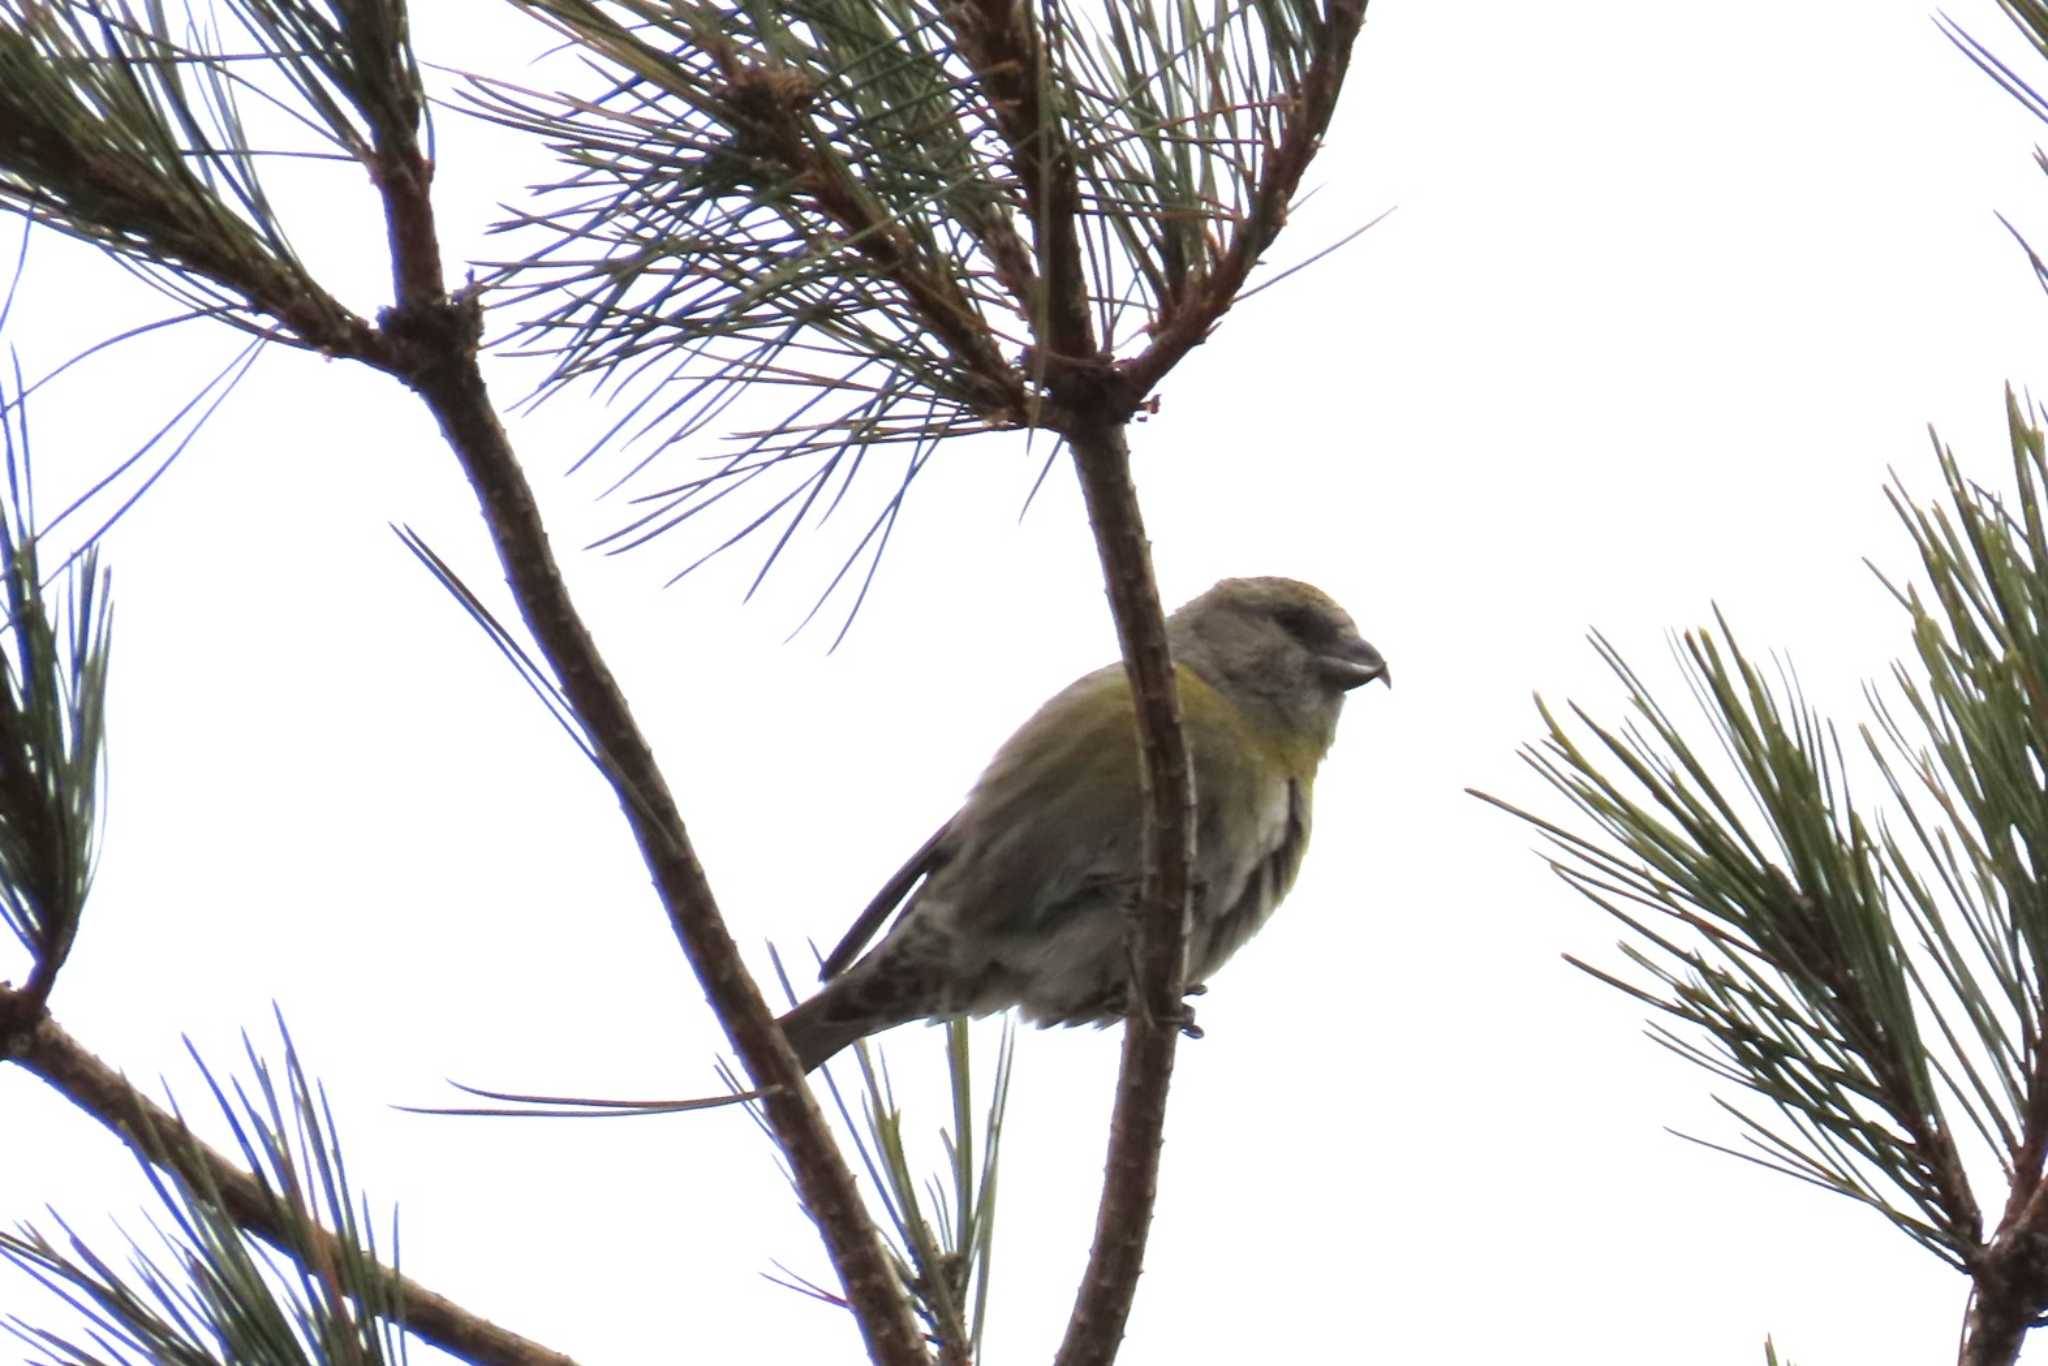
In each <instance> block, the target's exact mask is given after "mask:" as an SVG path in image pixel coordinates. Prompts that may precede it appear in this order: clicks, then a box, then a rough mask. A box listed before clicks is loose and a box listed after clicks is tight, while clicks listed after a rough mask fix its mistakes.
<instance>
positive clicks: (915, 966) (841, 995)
mask: <svg viewBox="0 0 2048 1366" xmlns="http://www.w3.org/2000/svg"><path fill="white" fill-rule="evenodd" d="M942 991H943V984H942V982H940V981H939V980H938V978H937V977H936V976H935V974H934V973H933V971H932V969H931V965H929V964H926V963H923V962H920V961H918V960H916V959H914V958H911V957H909V956H908V955H885V956H882V957H879V958H878V957H877V956H876V955H872V954H871V955H869V956H868V957H867V958H864V959H862V960H861V961H860V962H858V963H856V964H854V966H853V967H852V968H851V969H849V970H848V971H847V972H846V973H844V974H842V975H841V976H838V977H835V978H833V979H832V980H831V981H830V982H827V983H826V984H825V986H824V987H823V988H822V989H821V990H820V991H819V992H818V994H817V995H815V996H813V997H811V999H810V1000H808V1001H805V1002H804V1003H803V1004H802V1005H799V1006H798V1007H797V1008H796V1009H795V1010H792V1011H790V1012H789V1013H788V1014H787V1015H784V1016H783V1017H782V1019H781V1020H779V1021H778V1022H777V1023H779V1024H780V1025H781V1026H782V1032H783V1033H784V1034H786V1035H788V1037H789V1046H790V1047H791V1048H793V1049H795V1050H796V1056H797V1060H798V1061H799V1062H801V1063H803V1065H804V1071H806V1072H809V1071H813V1070H814V1069H816V1068H817V1067H818V1066H819V1065H821V1064H822V1063H823V1062H824V1061H825V1060H826V1059H827V1058H830V1057H831V1056H833V1055H834V1054H835V1053H837V1052H839V1050H840V1049H842V1048H845V1047H846V1046H847V1045H849V1044H851V1043H853V1042H854V1041H855V1040H856V1039H864V1038H866V1037H867V1036H868V1035H870V1034H878V1033H880V1032H881V1031H882V1030H884V1029H888V1028H891V1027H892V1026H895V1025H900V1024H908V1023H909V1022H910V1021H912V1020H922V1019H925V1018H927V1017H933V1016H941V1015H944V1014H947V1013H948V1012H947V1010H946V1008H945V1006H944V1005H942V1004H941V999H940V997H941V993H942Z"/></svg>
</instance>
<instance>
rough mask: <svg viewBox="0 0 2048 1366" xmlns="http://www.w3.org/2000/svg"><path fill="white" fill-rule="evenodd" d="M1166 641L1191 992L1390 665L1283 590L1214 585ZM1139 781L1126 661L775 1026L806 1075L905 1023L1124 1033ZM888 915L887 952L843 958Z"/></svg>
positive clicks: (1303, 828)
mask: <svg viewBox="0 0 2048 1366" xmlns="http://www.w3.org/2000/svg"><path fill="white" fill-rule="evenodd" d="M1167 633H1168V643H1169V645H1170V647H1171V649H1172V651H1173V655H1174V659H1175V661H1176V664H1177V676H1178V682H1179V687H1180V700H1181V726H1182V732H1183V734H1184V735H1185V736H1186V737H1187V744H1188V753H1189V758H1190V761H1191V763H1192V765H1193V768H1194V777H1195V802H1196V832H1195V857H1194V869H1193V871H1194V883H1195V886H1194V898H1193V917H1192V923H1191V928H1190V932H1189V938H1188V980H1189V981H1190V982H1191V983H1201V982H1203V981H1205V980H1206V978H1207V977H1208V976H1209V975H1210V974H1211V973H1213V972H1214V971H1215V970H1216V969H1217V968H1219V967H1221V966H1222V964H1223V962H1224V960H1226V959H1227V958H1229V957H1230V955H1231V954H1232V953H1234V952H1235V951H1236V950H1237V949H1238V947H1239V946H1240V945H1242V944H1243V942H1244V941H1245V940H1246V939H1247V938H1249V937H1250V936H1251V935H1252V934H1253V933H1254V932H1255V931H1256V930H1257V929H1258V928H1259V927H1260V926H1261V925H1263V924H1264V923H1265V921H1266V919H1267V917H1269V916H1270V915H1271V914H1272V912H1273V910H1274V908H1275V907H1276V906H1278V904H1279V903H1280V900H1281V898H1283V897H1284V896H1285V895H1286V894H1287V891H1288V889H1289V888H1290V887H1291V886H1292V885H1293V883H1294V878H1295V874H1296V873H1297V872H1299V871H1300V868H1301V860H1302V855H1303V853H1304V851H1305V850H1306V848H1307V845H1308V835H1309V827H1310V797H1311V795H1312V792H1313V787H1314V782H1315V774H1316V769H1317V768H1318V766H1320V764H1321V762H1322V759H1323V756H1324V754H1326V753H1327V752H1328V750H1329V748H1330V744H1331V742H1332V741H1333V740H1334V739H1335V736H1336V726H1337V718H1338V715H1339V713H1340V712H1341V710H1342V707H1343V699H1344V695H1345V693H1346V692H1348V691H1349V690H1350V689H1352V688H1355V687H1357V686H1359V685H1360V684H1362V683H1365V682H1367V681H1370V680H1371V679H1374V678H1382V679H1383V678H1385V677H1386V665H1385V663H1384V662H1383V661H1382V660H1381V659H1380V656H1379V654H1378V653H1377V652H1376V651H1375V650H1374V649H1373V648H1372V647H1371V646H1370V645H1368V644H1366V643H1365V641H1364V640H1362V639H1361V638H1360V637H1359V635H1358V631H1357V628H1356V627H1355V626H1353V624H1352V622H1351V618H1350V617H1349V616H1347V615H1346V614H1345V612H1344V610H1343V609H1342V608H1340V607H1338V606H1337V604H1336V603H1334V602H1332V601H1331V600H1330V599H1329V598H1328V597H1327V596H1326V595H1324V594H1323V593H1322V592H1320V591H1319V590H1317V589H1315V588H1313V587H1310V586H1309V585H1307V584H1304V583H1299V582H1296V581H1295V580H1292V579H1277V578H1264V579H1225V580H1224V581H1223V582H1222V583H1219V584H1217V585H1216V586H1215V587H1214V588H1212V589H1210V590H1209V591H1208V592H1207V593H1204V594H1202V595H1201V596H1200V597H1198V598H1196V599H1194V600H1193V601H1192V602H1190V603H1188V604H1187V605H1186V606H1184V607H1182V608H1181V609H1180V610H1179V611H1177V612H1175V613H1174V614H1173V615H1172V616H1171V617H1170V618H1168V621H1167ZM1140 782H1141V776H1140V772H1139V760H1138V748H1137V738H1136V731H1135V728H1134V724H1133V708H1132V702H1131V693H1130V686H1129V683H1128V681H1127V679H1126V677H1125V674H1124V670H1123V666H1122V665H1121V664H1120V663H1119V664H1113V665H1110V666H1109V667H1107V668H1103V669H1099V670H1097V671H1096V672H1094V673H1091V674H1089V675H1087V676H1086V677H1084V678H1081V679H1080V680H1078V681H1076V682H1075V683H1073V684H1072V685H1070V686H1069V687H1067V688H1066V689H1064V690H1062V691H1061V692H1060V693H1059V694H1057V695H1056V696H1054V697H1053V698H1052V699H1051V700H1050V701H1048V702H1047V703H1046V704H1045V705H1044V706H1043V707H1041V708H1040V709H1039V710H1038V712H1037V713H1036V714H1034V715H1033V716H1032V717H1031V719H1030V720H1028V721H1026V722H1025V723H1024V724H1023V726H1021V727H1020V728H1019V729H1018V730H1017V732H1016V734H1014V735H1012V736H1011V737H1010V739H1009V740H1007V741H1006V742H1004V744H1003V746H1002V748H1001V749H999V750H998V751H997V752H996V756H995V758H994V759H993V760H991V761H990V763H989V766H988V768H987V769H986V770H985V771H984V772H983V773H982V775H981V777H980V779H979V780H977V781H976V783H975V785H974V789H973V791H971V792H970V793H969V794H968V797H967V801H966V803H965V805H963V806H962V807H961V809H960V812H959V814H957V815H955V816H954V817H953V819H952V820H950V821H948V822H947V823H946V824H945V826H943V827H942V828H941V829H940V830H939V832H938V833H937V834H935V835H934V836H933V837H932V838H931V839H930V840H929V841H927V842H926V844H925V846H924V847H923V848H922V849H920V850H919V851H918V852H917V854H916V855H915V856H913V858H912V859H911V861H910V862H909V863H908V864H906V865H905V866H904V868H903V869H902V871H901V872H899V873H898V874H897V875H896V876H895V877H894V878H892V879H891V880H890V882H889V884H888V886H886V887H884V888H883V890H882V892H881V894H880V895H879V896H877V897H876V899H875V901H874V902H873V903H871V904H870V905H869V907H868V909H867V911H866V912H865V913H863V915H862V916H861V918H860V919H859V921H857V922H856V924H855V926H854V928H853V929H852V930H851V931H850V932H849V933H848V935H847V938H846V940H845V941H844V942H842V943H841V945H840V946H839V948H838V949H837V950H835V951H834V953H833V954H832V956H831V957H830V958H828V959H827V960H826V975H827V977H828V979H829V980H828V982H827V985H826V986H825V988H824V989H823V990H821V991H820V992H819V993H818V994H817V995H815V996H813V997H812V998H811V999H810V1000H808V1001H805V1002H804V1003H803V1004H802V1005H800V1006H798V1007H797V1008H796V1009H795V1010H793V1011H791V1012H790V1013H789V1014H788V1015H786V1016H784V1017H783V1020H782V1025H783V1028H784V1030H785V1031H787V1033H788V1035H789V1038H790V1042H791V1044H792V1046H793V1047H794V1048H795V1049H796V1052H797V1055H798V1057H799V1058H801V1059H802V1060H803V1063H804V1066H805V1069H806V1070H808V1069H810V1068H812V1067H815V1066H817V1065H818V1064H819V1063H821V1062H823V1061H824V1060H825V1059H826V1058H828V1057H830V1056H831V1055H832V1054H833V1053H836V1052H838V1051H839V1050H840V1049H841V1048H843V1047H845V1046H846V1045H847V1044H849V1043H851V1042H853V1041H854V1040H855V1039H857V1038H860V1037H862V1036H864V1035H867V1034H871V1033H874V1032H876V1031H877V1030H880V1029H886V1028H888V1027H889V1026H891V1025H895V1024H901V1023H904V1022H906V1021H909V1020H915V1019H926V1018H929V1019H944V1018H948V1017H951V1016H955V1015H982V1014H987V1013H990V1012H992V1011H996V1010H1001V1009H1004V1008H1005V1007H1008V1006H1012V1005H1014V1006H1018V1007H1021V1009H1022V1010H1023V1012H1024V1014H1025V1015H1026V1016H1027V1017H1028V1018H1030V1019H1033V1020H1035V1021H1037V1022H1038V1023H1041V1024H1083V1023H1106V1022H1108V1021H1110V1020H1112V1019H1115V1018H1117V1017H1118V1016H1119V1015H1120V1014H1121V1013H1122V1011H1123V1000H1124V994H1125V977H1126V963H1127V961H1128V955H1127V953H1126V951H1125V948H1124V926H1125V921H1126V918H1127V917H1126V915H1125V914H1124V912H1125V911H1126V910H1127V909H1128V908H1129V907H1130V905H1131V904H1132V902H1133V901H1134V900H1135V898H1136V895H1137V890H1138V884H1139V880H1140V875H1141V869H1140V866H1139V859H1140V846H1141V837H1142V824H1141V823H1142V820H1143V814H1142V804H1141V801H1140V790H1139V789H1140ZM920 879H922V881H921V882H920ZM913 889H914V890H913ZM899 904H900V905H901V907H902V911H901V914H900V915H899V916H898V917H897V919H896V922H895V924H894V925H892V926H891V927H890V929H889V932H888V934H887V935H885V936H884V937H883V939H882V941H881V943H879V944H877V945H876V946H875V947H874V949H872V950H871V951H869V952H868V953H867V954H866V955H865V956H863V957H861V958H860V959H859V960H858V961H857V962H855V961H852V959H853V956H854V955H855V954H857V953H859V952H860V949H861V948H862V946H863V945H864V944H865V943H866V941H867V939H868V938H869V937H870V936H871V935H872V934H873V933H874V930H875V929H876V928H877V927H878V925H879V923H880V920H881V919H882V918H883V917H885V916H886V915H887V914H888V913H889V912H890V911H892V910H895V909H896V908H897V906H898V905H899Z"/></svg>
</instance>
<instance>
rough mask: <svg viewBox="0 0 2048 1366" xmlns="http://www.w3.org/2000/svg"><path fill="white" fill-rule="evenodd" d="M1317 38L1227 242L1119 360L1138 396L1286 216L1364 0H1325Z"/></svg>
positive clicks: (1197, 330)
mask: <svg viewBox="0 0 2048 1366" xmlns="http://www.w3.org/2000/svg"><path fill="white" fill-rule="evenodd" d="M1328 3H1329V12H1328V14H1327V16H1326V17H1325V18H1324V20H1323V32H1322V35H1321V40H1320V41H1319V42H1318V44H1317V50H1316V56H1315V60H1314V61H1313V62H1311V63H1310V64H1309V69H1308V74H1307V75H1306V76H1304V77H1303V78H1302V82H1301V87H1300V89H1299V90H1297V91H1296V92H1295V96H1294V107H1293V109H1292V110H1291V111H1290V113H1289V115H1288V118H1287V121H1286V125H1285V128H1284V129H1283V130H1282V132H1281V135H1280V139H1279V141H1278V142H1277V143H1275V144H1274V145H1273V146H1272V147H1270V148H1268V149H1267V153H1266V157H1265V160H1264V162H1263V164H1262V165H1261V167H1260V175H1259V183H1258V185H1257V186H1256V188H1255V189H1254V190H1253V192H1252V196H1251V203H1250V205H1249V206H1248V207H1247V208H1246V210H1245V212H1244V214H1243V216H1242V217H1240V218H1239V219H1238V220H1237V223H1236V225H1235V227H1234V229H1233V230H1232V232H1231V235H1230V242H1229V245H1228V246H1226V247H1225V248H1224V250H1223V252H1222V254H1221V256H1220V257H1218V259H1217V261H1216V265H1215V267H1214V268H1213V269H1211V270H1210V271H1209V272H1208V275H1207V278H1205V279H1202V280H1200V281H1199V282H1198V283H1197V284H1196V285H1195V287H1193V288H1191V289H1188V290H1185V291H1182V292H1181V293H1180V294H1179V295H1178V296H1177V297H1176V298H1174V299H1171V300H1167V301H1164V307H1163V308H1162V311H1161V313H1160V316H1159V320H1158V324H1157V326H1156V327H1155V328H1154V336H1153V340H1152V344H1151V345H1150V346H1148V347H1146V348H1145V349H1144V350H1143V351H1141V352H1139V353H1138V354H1137V355H1136V356H1134V357H1132V358H1131V359H1130V360H1129V361H1128V362H1126V363H1125V365H1124V367H1123V369H1124V376H1125V379H1126V381H1127V382H1128V383H1129V385H1130V387H1131V391H1132V392H1133V393H1135V394H1137V395H1138V396H1139V397H1140V398H1142V397H1144V396H1145V395H1146V394H1149V393H1151V392H1152V390H1153V388H1154V386H1156V385H1157V384H1158V383H1159V382H1160V381H1161V380H1162V379H1164V378H1166V373H1167V371H1169V370H1171V369H1173V367H1174V366H1176V365H1178V364H1179V363H1180V361H1181V358H1182V357H1184V356H1186V355H1187V353H1188V352H1190V351H1192V350H1194V349H1195V348H1196V347H1197V346H1200V345H1201V344H1202V343H1203V342H1205V341H1207V340H1208V339H1209V333H1210V331H1211V329H1213V328H1214V327H1215V326H1216V324H1217V323H1218V322H1219V321H1221V320H1222V317H1223V315H1224V314H1225V313H1228V312H1229V311H1230V308H1231V305H1232V304H1234V303H1236V302H1237V296H1238V294H1239V292H1240V291H1242V290H1243V288H1244V283H1245V281H1246V280H1247V279H1248V278H1249V277H1250V275H1251V272H1252V267H1254V266H1256V265H1257V264H1258V263H1259V257H1260V256H1261V255H1263V254H1264V253H1265V250H1266V248H1267V247H1270V246H1271V245H1272V244H1273V239H1274V238H1275V237H1277V236H1279V233H1280V229H1281V228H1282V227H1283V226H1285V225H1286V222H1287V206H1288V205H1289V204H1291V203H1292V202H1293V201H1294V193H1295V191H1296V190H1297V189H1299V188H1300V187H1301V178H1302V176H1303V175H1305V174H1306V173H1307V171H1308V167H1309V163H1310V162H1311V161H1313V160H1315V155H1316V152H1317V150H1318V149H1319V148H1320V147H1321V145H1322V139H1323V133H1324V132H1325V130H1327V129H1328V128H1329V126H1330V116H1331V115H1332V114H1334V113H1335V112H1336V109H1337V96H1338V94H1339V92H1340V91H1341V90H1342V89H1343V86H1344V75H1345V72H1346V71H1347V70H1348V69H1349V68H1350V65H1351V46H1352V44H1353V43H1354V42H1355V41H1356V40H1357V38H1358V31H1359V29H1360V28H1362V27H1363V26H1364V24H1365V7H1366V4H1367V0H1328Z"/></svg>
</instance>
